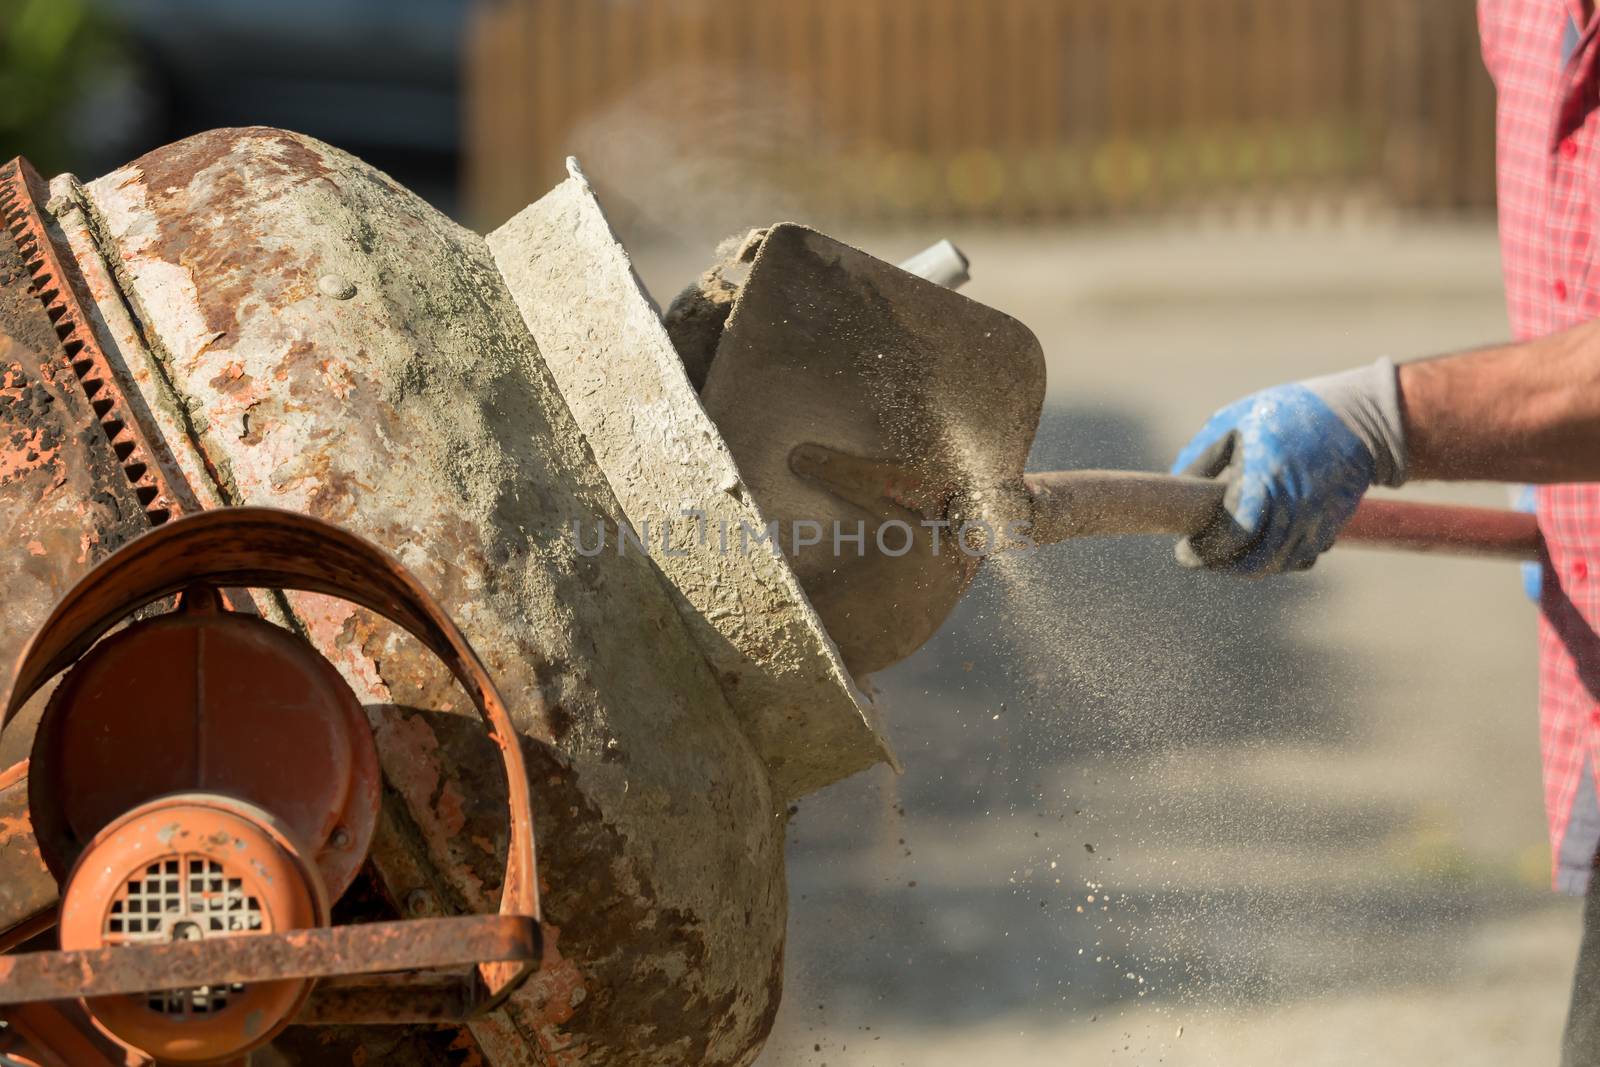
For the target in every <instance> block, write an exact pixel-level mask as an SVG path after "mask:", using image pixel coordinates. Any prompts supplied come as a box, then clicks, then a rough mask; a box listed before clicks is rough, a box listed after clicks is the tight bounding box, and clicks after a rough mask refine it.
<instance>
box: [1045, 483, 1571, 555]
mask: <svg viewBox="0 0 1600 1067" xmlns="http://www.w3.org/2000/svg"><path fill="white" fill-rule="evenodd" d="M1023 483H1024V485H1026V487H1027V489H1028V493H1029V495H1030V496H1031V497H1032V500H1033V528H1032V537H1033V539H1034V541H1036V542H1038V543H1039V544H1054V543H1055V542H1057V541H1065V540H1068V539H1071V538H1077V537H1114V536H1120V535H1126V534H1176V535H1179V536H1183V535H1186V534H1191V533H1194V532H1196V531H1198V530H1200V529H1201V528H1203V527H1204V526H1205V524H1206V523H1207V522H1209V521H1210V519H1211V516H1212V515H1214V514H1215V513H1216V509H1217V508H1218V507H1220V506H1221V505H1222V494H1223V492H1224V489H1225V487H1224V486H1223V485H1222V483H1220V482H1216V481H1212V480H1210V479H1206V478H1187V477H1182V476H1178V475H1169V474H1147V473H1144V472H1140V471H1093V470H1086V471H1041V472H1037V473H1031V474H1025V475H1023ZM1339 543H1340V544H1354V545H1367V546H1370V547H1374V548H1394V549H1404V550H1406V551H1411V552H1446V553H1452V554H1460V555H1473V556H1491V557H1498V558H1501V559H1519V560H1529V559H1537V558H1539V554H1540V550H1541V549H1540V546H1541V543H1542V541H1541V538H1540V535H1539V525H1538V522H1537V520H1536V519H1535V518H1534V517H1533V516H1532V515H1529V514H1527V513H1525V512H1520V511H1510V510H1506V509H1501V508H1475V507H1461V506H1459V505H1454V504H1416V503H1409V502H1405V501H1397V500H1376V499H1371V498H1369V499H1366V500H1363V501H1362V502H1361V505H1360V507H1358V508H1357V509H1356V513H1355V515H1354V516H1352V517H1351V519H1350V521H1349V522H1348V523H1347V524H1346V525H1345V527H1344V529H1343V530H1342V531H1341V532H1340V534H1339Z"/></svg>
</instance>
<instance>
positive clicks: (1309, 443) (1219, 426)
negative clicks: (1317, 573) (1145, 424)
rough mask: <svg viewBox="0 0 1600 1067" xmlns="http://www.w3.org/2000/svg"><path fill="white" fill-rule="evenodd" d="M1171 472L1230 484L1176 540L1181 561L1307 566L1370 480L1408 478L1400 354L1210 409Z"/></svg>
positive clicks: (1240, 567)
mask: <svg viewBox="0 0 1600 1067" xmlns="http://www.w3.org/2000/svg"><path fill="white" fill-rule="evenodd" d="M1172 473H1174V474H1189V475H1195V476H1198V477H1201V478H1219V479H1221V480H1223V481H1225V482H1227V484H1228V489H1227V493H1226V495H1225V496H1224V497H1223V508H1222V509H1221V510H1219V511H1218V513H1217V515H1216V516H1215V517H1214V518H1213V519H1212V521H1211V523H1210V524H1209V525H1207V526H1206V528H1205V529H1203V530H1201V531H1199V532H1198V533H1195V534H1193V535H1191V536H1189V537H1186V538H1184V539H1183V540H1182V541H1180V542H1178V547H1177V555H1178V562H1180V563H1182V564H1183V565H1185V566H1187V567H1207V568H1210V569H1213V570H1221V571H1229V572H1232V573H1236V574H1275V573H1278V572H1281V571H1297V570H1305V569H1306V568H1308V567H1310V566H1311V565H1312V564H1313V563H1315V562H1316V559H1317V557H1318V556H1319V555H1321V554H1322V553H1323V552H1325V551H1327V550H1328V548H1329V547H1330V546H1331V545H1332V544H1333V541H1334V538H1336V537H1337V536H1338V535H1339V530H1340V528H1341V527H1343V526H1344V524H1345V523H1346V522H1347V521H1349V519H1350V516H1351V515H1353V514H1354V513H1355V510H1356V505H1357V504H1359V503H1360V502H1361V497H1362V495H1363V494H1365V493H1366V491H1367V489H1368V488H1370V487H1371V486H1373V485H1390V486H1395V485H1399V484H1401V483H1402V482H1403V481H1405V436H1404V430H1403V427H1402V423H1401V420H1400V398H1399V390H1398V387H1397V385H1396V380H1395V369H1394V364H1393V363H1390V362H1389V361H1388V360H1379V361H1378V362H1377V363H1375V364H1373V365H1371V366H1368V367H1362V368H1360V369H1358V370H1353V371H1347V372H1345V373H1343V374H1333V375H1328V376H1327V377H1323V378H1313V379H1310V380H1308V381H1304V382H1299V383H1296V384H1293V385H1280V386H1278V387H1276V388H1273V389H1267V390H1264V391H1263V392H1259V393H1255V394H1253V395H1251V396H1247V397H1245V398H1244V399H1243V400H1240V401H1237V402H1236V403H1234V404H1231V405H1229V406H1228V407H1225V408H1223V409H1222V410H1221V411H1219V412H1217V413H1216V414H1215V415H1213V416H1212V417H1211V421H1210V422H1208V423H1206V425H1205V428H1204V429H1202V430H1201V431H1200V433H1199V434H1198V435H1197V436H1196V437H1195V438H1194V440H1192V441H1190V442H1189V444H1188V446H1187V447H1186V448H1184V450H1183V452H1182V453H1180V454H1179V456H1178V459H1177V462H1175V463H1174V464H1173V465H1172Z"/></svg>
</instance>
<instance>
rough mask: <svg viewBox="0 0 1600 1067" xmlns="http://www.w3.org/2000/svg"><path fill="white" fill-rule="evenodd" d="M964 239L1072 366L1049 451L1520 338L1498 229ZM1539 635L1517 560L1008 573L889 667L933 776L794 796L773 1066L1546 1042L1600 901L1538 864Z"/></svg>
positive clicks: (906, 752) (1396, 1054) (1430, 1053)
mask: <svg viewBox="0 0 1600 1067" xmlns="http://www.w3.org/2000/svg"><path fill="white" fill-rule="evenodd" d="M625 236H626V235H625ZM713 236H714V235H712V234H707V235H706V240H707V242H708V243H709V241H710V240H711V238H712V237H713ZM840 236H844V237H846V238H849V239H852V240H854V241H855V242H856V243H858V244H861V245H862V246H864V247H866V248H868V249H869V250H872V251H875V252H878V253H879V254H882V255H894V254H899V253H902V252H907V251H910V250H913V248H914V247H915V246H916V244H917V243H918V242H917V241H916V240H914V239H908V238H905V237H903V236H890V237H885V236H882V235H872V234H860V233H850V232H848V231H842V232H840ZM919 236H926V237H929V238H931V237H935V236H940V234H932V233H930V234H926V235H919ZM953 236H956V237H957V238H958V240H959V241H960V243H962V245H963V246H964V247H965V248H966V250H967V251H968V253H969V254H970V255H971V257H972V259H973V272H974V276H975V281H974V283H973V284H972V286H971V287H970V288H969V289H968V290H967V291H968V293H969V295H971V296H973V297H975V298H977V299H980V300H983V301H985V302H988V303H992V304H995V305H996V306H998V307H1001V308H1003V309H1005V310H1007V311H1009V312H1011V313H1012V314H1014V315H1016V316H1017V317H1018V318H1020V319H1022V320H1023V321H1024V322H1026V323H1027V324H1028V325H1030V326H1031V327H1032V328H1033V329H1034V330H1035V331H1036V332H1037V333H1038V334H1039V336H1040V337H1041V339H1042V340H1043V342H1044V345H1045V348H1046V351H1047V352H1048V353H1049V355H1050V361H1051V366H1050V374H1051V393H1050V404H1051V410H1050V412H1049V414H1048V416H1047V418H1046V423H1045V427H1044V429H1043V432H1042V434H1041V440H1040V444H1039V447H1038V449H1037V452H1036V456H1035V463H1034V466H1035V467H1038V468H1043V467H1046V466H1052V465H1058V464H1059V465H1067V464H1074V465H1108V466H1109V465H1130V466H1143V467H1155V466H1162V465H1164V464H1165V462H1166V460H1167V458H1168V457H1170V456H1171V455H1172V454H1173V453H1174V452H1175V451H1176V450H1177V448H1178V447H1179V446H1180V445H1181V444H1182V442H1183V440H1184V438H1185V437H1186V436H1187V434H1188V433H1189V432H1191V431H1192V430H1193V429H1195V428H1197V427H1198V426H1199V424H1200V423H1201V422H1202V421H1203V419H1204V418H1205V416H1206V415H1207V414H1208V413H1209V412H1210V411H1211V410H1213V409H1214V408H1216V407H1218V406H1220V405H1221V404H1222V403H1224V402H1226V401H1228V400H1230V399H1232V398H1234V397H1235V396H1237V395H1240V394H1242V393H1244V392H1246V391H1249V390H1250V389H1253V388H1257V387H1260V386H1263V385H1267V384H1271V383H1273V382H1276V381H1280V380H1285V379H1292V378H1296V377H1300V376H1304V375H1307V374H1311V373H1316V372H1320V371H1324V370H1332V369H1337V368H1341V367H1344V366H1348V365H1351V364H1354V363H1356V362H1358V361H1361V360H1366V359H1369V358H1375V357H1377V356H1379V355H1385V354H1387V355H1393V356H1396V357H1414V356H1420V355H1425V354H1429V353H1432V352H1436V351H1440V350H1444V349H1449V348H1452V347H1457V346H1462V345H1470V344H1479V343H1486V342H1489V341H1493V340H1497V339H1501V338H1503V336H1504V335H1505V332H1506V326H1505V318H1504V313H1503V310H1502V305H1501V302H1500V296H1499V290H1498V282H1497V277H1496V274H1497V270H1498V263H1497V259H1496V255H1495V249H1494V240H1493V233H1492V230H1490V229H1489V228H1487V227H1467V228H1457V229H1447V228H1432V227H1396V226H1393V225H1377V224H1367V225H1360V226H1356V227H1353V228H1342V229H1325V230H1310V231H1308V230H1305V229H1301V230H1288V231H1275V230H1261V231H1258V232H1240V231H1238V230H1236V229H1216V230H1205V229H1201V228H1197V227H1192V226H1191V227H1186V228H1185V227H1173V228H1169V229H1160V230H1149V231H1139V232H1129V231H1122V232H1107V233H1085V232H1080V231H1072V232H1059V233H1056V232H1042V233H1032V234H1015V233H1013V234H1003V233H1001V234H996V233H981V232H980V233H957V234H954V235H953ZM641 269H642V271H643V273H644V275H645V277H646V280H647V282H649V283H650V284H651V286H652V288H653V289H654V290H655V291H656V292H657V293H658V294H660V295H663V296H665V295H669V294H670V291H671V290H672V289H673V288H675V286H676V284H677V283H678V282H680V281H681V280H684V279H686V278H687V277H688V276H689V274H690V273H692V270H691V269H690V265H689V264H687V263H686V262H685V261H684V260H682V259H681V257H679V256H662V255H645V256H642V257H641ZM1425 495H1430V496H1439V497H1445V498H1455V499H1466V500H1472V501H1478V502H1488V503H1499V502H1500V501H1501V500H1502V499H1503V491H1502V490H1501V489H1499V488H1497V487H1476V488H1471V487H1468V488H1460V487H1458V488H1455V489H1452V490H1451V491H1449V492H1447V493H1436V492H1435V493H1425ZM1533 625H1534V615H1533V610H1532V608H1531V607H1530V606H1529V605H1528V604H1527V603H1526V602H1525V601H1523V600H1522V599H1521V596H1520V592H1519V588H1518V583H1517V577H1516V573H1515V569H1514V568H1512V567H1510V566H1509V565H1504V564H1489V563H1473V562H1459V561H1446V560H1438V559H1417V558H1402V557H1399V556H1391V555H1382V554H1372V553H1363V552H1348V551H1347V552H1342V553H1336V554H1335V556H1334V557H1330V558H1328V559H1326V560H1324V561H1323V563H1322V564H1321V565H1319V567H1318V568H1317V570H1316V571H1315V572H1313V573H1312V574H1311V575H1307V576H1299V577H1296V578H1293V579H1286V580H1276V581H1266V582H1257V583H1239V582H1233V581H1227V580H1222V579H1216V578H1210V577H1207V576H1196V575H1191V574H1187V573H1185V572H1182V571H1180V570H1179V569H1178V568H1176V566H1175V565H1173V564H1172V563H1171V560H1170V548H1169V546H1167V545H1165V544H1161V543H1143V542H1116V543H1113V542H1107V543H1084V544H1079V545H1074V546H1071V547H1065V548H1061V549H1056V550H1050V551H1047V552H1043V553H1040V554H1039V555H1037V556H1035V557H1033V558H1032V559H1030V560H1027V561H1022V562H1019V563H1015V564H1012V565H1010V566H1008V567H1005V568H997V569H995V570H992V571H990V572H989V573H988V574H987V575H985V576H984V577H983V578H982V579H981V580H980V584H979V586H978V587H977V588H976V589H975V590H974V591H973V594H972V596H971V597H970V598H969V600H968V601H967V602H966V603H965V604H964V605H963V608H962V610H961V612H960V614H959V616H958V618H956V619H955V620H954V621H953V622H952V624H951V625H950V626H949V627H947V629H946V630H945V632H943V633H942V634H941V635H940V636H939V637H938V638H937V639H936V640H935V641H934V642H933V643H932V644H931V645H930V646H928V647H927V648H926V649H924V650H923V652H922V653H920V654H919V655H918V656H917V657H916V658H914V659H913V660H911V661H909V662H907V663H905V664H902V665H901V666H899V667H897V668H896V669H894V670H893V671H891V672H889V673H887V674H886V675H885V676H883V677H882V678H880V679H878V684H879V685H880V686H881V688H882V690H883V693H884V699H885V700H886V701H887V703H888V706H889V708H890V715H889V718H890V722H891V725H892V730H893V733H894V737H895V740H896V743H897V745H898V748H899V751H900V753H901V756H902V759H903V761H904V763H905V765H906V768H907V771H906V774H905V775H904V776H903V777H901V778H899V779H893V778H891V777H890V776H889V775H888V774H886V773H884V774H875V775H867V776H862V777H861V778H859V779H857V780H855V781H852V782H848V783H845V784H842V785H840V786H838V787H835V788H834V789H833V790H830V791H828V792H827V793H825V794H822V795H819V796H817V797H813V798H810V799H808V800H807V801H806V802H805V803H804V804H803V805H802V810H801V812H800V814H799V816H798V817H797V818H796V819H795V821H794V834H793V836H794V844H793V845H792V847H791V852H790V859H791V870H792V874H791V886H792V895H793V918H792V926H791V940H790V957H789V961H788V990H789V992H788V997H787V999H786V1001H785V1004H784V1007H783V1010H782V1012H781V1013H780V1016H779V1020H778V1025H777V1031H776V1033H775V1035H774V1038H773V1040H772V1042H771V1044H770V1046H769V1049H768V1051H767V1052H766V1054H765V1055H764V1056H763V1058H762V1060H761V1065H762V1067H799V1065H816V1064H830V1065H834V1067H839V1065H845V1064H850V1065H857V1064H859V1065H869V1064H872V1065H890V1064H909V1065H917V1067H933V1065H939V1064H962V1065H967V1064H973V1063H1006V1064H1041V1065H1042V1064H1077V1063H1083V1064H1100V1063H1129V1064H1158V1063H1164V1064H1176V1065H1188V1064H1208V1065H1209V1064H1216V1065H1228V1067H1254V1065H1262V1067H1265V1065H1268V1064H1272V1065H1276V1064H1281V1063H1290V1062H1292V1063H1296V1064H1348V1063H1353V1062H1362V1063H1364V1064H1366V1065H1367V1067H1386V1065H1391V1064H1392V1065H1395V1067H1399V1065H1402V1064H1403V1065H1406V1067H1424V1065H1433V1064H1439V1065H1443V1064H1451V1065H1470V1064H1480V1063H1481V1064H1491V1063H1493V1064H1500V1063H1506V1062H1517V1063H1519V1064H1522V1063H1526V1064H1540V1063H1551V1064H1553V1063H1554V1062H1555V1059H1554V1056H1555V1052H1554V1049H1555V1037H1556V1033H1557V1030H1558V1028H1559V1021H1560V1018H1561V1015H1562V1012H1563V1007H1564V998H1565V995H1566V982H1567V976H1568V972H1569V969H1570V966H1571V960H1572V956H1573V953H1574V951H1575V947H1576V931H1577V926H1576V923H1577V911H1576V905H1575V903H1573V902H1570V901H1564V900H1561V899H1560V898H1556V897H1554V896H1552V895H1551V894H1549V893H1548V892H1547V891H1546V890H1545V889H1544V886H1545V885H1546V882H1547V877H1548V874H1547V871H1548V862H1549V857H1548V851H1547V849H1546V847H1545V846H1544V843H1543V826H1542V814H1541V809H1540V792H1539V786H1538V753H1537V739H1536V720H1535V714H1536V713H1535V709H1534V703H1533V701H1534V684H1535V682H1534V658H1535V657H1534V642H1533Z"/></svg>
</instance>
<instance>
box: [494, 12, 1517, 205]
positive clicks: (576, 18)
mask: <svg viewBox="0 0 1600 1067" xmlns="http://www.w3.org/2000/svg"><path fill="white" fill-rule="evenodd" d="M471 49H472V52H471V56H470V57H469V62H468V69H469V73H468V95H469V101H470V103H469V108H470V116H469V123H468V129H469V143H468V159H469V162H468V188H469V195H470V197H471V201H472V204H473V207H474V209H475V212H476V213H477V214H478V215H480V216H482V217H483V218H485V219H488V220H494V219H499V218H504V217H506V216H507V215H508V214H510V213H511V212H513V211H515V210H516V209H517V208H519V207H520V206H521V205H523V204H525V203H527V202H528V201H530V200H532V199H534V198H535V197H537V196H538V195H540V194H541V193H542V192H543V191H545V190H546V189H548V188H549V187H550V185H551V184H553V183H554V182H555V181H557V180H559V178H560V177H561V175H562V170H561V160H562V158H563V157H564V156H565V155H566V154H568V153H569V152H570V151H574V150H579V151H582V152H584V153H585V155H586V158H588V159H590V160H591V164H592V163H593V159H594V156H595V155H596V154H597V153H598V154H599V155H600V156H601V157H603V159H604V161H605V162H606V165H607V166H608V167H611V168H612V169H614V170H615V169H618V168H620V169H622V170H625V171H628V172H629V174H628V175H625V176H624V177H625V179H628V180H633V181H636V182H648V181H650V180H652V178H653V177H654V176H655V175H658V174H659V175H662V176H665V175H667V174H668V172H670V171H674V170H675V169H676V170H682V169H683V168H685V167H687V168H689V170H688V172H687V173H690V174H693V173H696V172H695V171H694V170H693V167H694V165H695V159H694V157H695V156H696V155H697V154H702V155H706V156H709V157H714V161H715V166H716V167H718V168H721V171H722V173H723V175H724V177H725V178H726V179H727V180H730V181H742V182H754V183H761V184H763V185H764V186H770V187H775V188H776V187H781V188H784V189H787V190H788V191H790V192H792V193H794V194H795V195H796V196H797V197H799V198H800V199H801V201H802V202H803V203H804V204H805V205H806V206H807V207H808V208H810V209H812V210H815V211H818V212H821V213H828V214H835V215H844V216H850V217H856V218H861V217H866V218H885V219H898V218H907V219H909V218H926V217H982V218H995V219H1014V220H1035V219H1037V220H1047V219H1078V218H1094V217H1100V216H1109V215H1119V214H1125V213H1133V212H1152V211H1166V210H1173V209H1178V210H1182V209H1184V208H1188V207H1192V206H1197V205H1215V204H1224V205H1226V204H1235V205H1247V206H1248V205H1259V204H1264V203H1265V204H1282V203H1290V204H1316V203H1319V202H1337V201H1340V200H1345V199H1348V198H1352V197H1354V198H1359V199H1365V200H1376V201H1379V202H1382V203H1385V204H1392V205H1395V206H1397V207H1399V208H1402V209H1412V210H1422V211H1435V212H1475V211H1480V210H1486V209H1488V208H1489V207H1490V206H1491V205H1492V203H1493V196H1494V178H1493V153H1494V150H1493V130H1494V123H1493V93H1492V89H1491V87H1490V85H1489V82H1488V78H1487V75H1486V74H1485V73H1484V71H1483V66H1482V63H1481V60H1480V58H1479V52H1478V41H1477V28H1476V22H1475V14H1474V3H1473V0H499V2H487V3H484V4H483V5H481V6H480V8H479V9H478V12H477V16H476V24H475V31H474V34H473V43H472V45H471ZM592 169H601V174H600V177H601V178H602V179H605V178H607V177H608V176H609V175H608V174H607V173H606V172H605V170H604V169H602V168H593V167H592Z"/></svg>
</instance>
